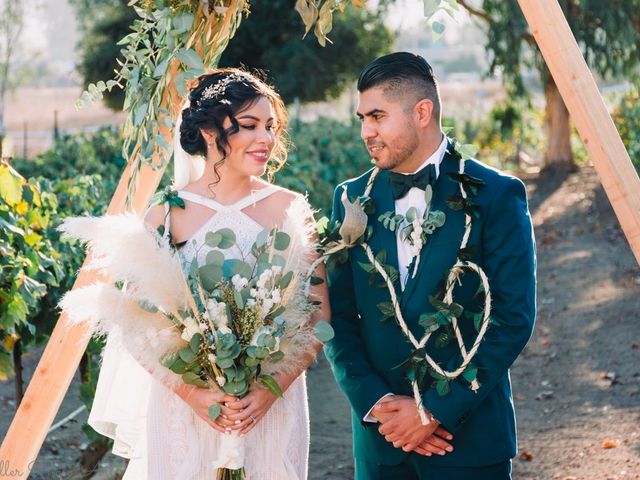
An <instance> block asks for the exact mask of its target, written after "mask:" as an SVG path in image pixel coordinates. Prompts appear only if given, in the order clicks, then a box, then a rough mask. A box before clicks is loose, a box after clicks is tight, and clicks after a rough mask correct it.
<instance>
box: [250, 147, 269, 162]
mask: <svg viewBox="0 0 640 480" xmlns="http://www.w3.org/2000/svg"><path fill="white" fill-rule="evenodd" d="M247 155H250V156H251V157H252V158H253V159H254V160H255V161H256V162H261V163H266V162H267V160H269V151H268V150H252V151H251V152H247Z"/></svg>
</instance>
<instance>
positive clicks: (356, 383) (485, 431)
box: [325, 144, 536, 466]
mask: <svg viewBox="0 0 640 480" xmlns="http://www.w3.org/2000/svg"><path fill="white" fill-rule="evenodd" d="M451 149H452V146H451V144H450V145H449V148H448V151H447V154H445V157H444V159H443V161H442V163H441V165H440V174H439V176H438V179H437V181H436V184H435V185H434V195H433V199H432V207H431V208H432V210H441V211H443V212H444V213H445V215H446V222H445V224H444V225H443V226H442V227H441V228H439V229H437V230H436V231H435V232H434V233H433V234H432V235H430V236H429V239H428V241H427V245H426V246H425V247H424V248H423V250H422V253H421V258H420V264H419V268H418V272H417V275H416V276H415V278H413V279H412V278H409V280H408V281H407V284H406V286H405V289H404V291H403V292H401V300H400V304H401V308H402V312H403V314H404V317H405V321H406V322H407V324H408V326H409V328H410V329H411V331H412V332H413V334H414V335H415V336H416V338H421V337H422V336H423V335H424V329H423V327H422V326H420V325H419V324H418V319H419V317H420V315H421V314H423V313H425V312H428V311H433V310H434V309H433V307H432V306H431V305H430V303H429V296H431V295H436V294H437V293H438V291H439V290H440V289H441V288H442V285H443V283H444V279H445V278H446V275H447V274H448V272H449V270H450V269H451V267H452V266H453V264H454V263H455V261H456V257H457V254H458V250H459V247H460V243H461V241H462V236H463V232H464V213H463V212H462V211H456V210H452V209H451V208H449V207H448V206H447V203H446V201H447V199H448V198H449V197H451V196H453V195H455V194H456V193H457V191H458V190H459V183H458V182H456V181H454V180H453V179H451V178H450V177H449V176H448V175H447V174H448V173H449V172H456V171H457V169H458V160H457V159H456V158H455V157H454V156H453V155H451V154H450V153H449V152H450V151H451ZM371 172H372V171H371V170H370V171H368V172H366V173H365V174H364V175H362V176H361V177H358V178H355V179H352V180H348V181H346V182H344V183H343V184H341V185H339V186H338V188H337V189H336V192H335V195H334V201H333V213H332V221H333V222H335V221H340V222H341V221H342V219H343V217H344V209H343V205H342V203H341V202H340V196H341V194H342V186H343V185H344V186H346V188H347V192H348V195H349V197H350V198H354V197H358V196H360V195H363V194H364V191H365V188H366V185H367V181H368V179H369V177H370V175H371ZM465 172H466V173H468V174H469V175H471V176H473V177H476V178H479V179H481V180H482V181H484V183H485V185H484V186H483V187H482V188H481V189H480V191H479V192H478V194H477V195H476V196H475V197H474V202H475V203H476V204H478V205H479V208H480V217H479V218H478V219H474V223H473V229H472V232H471V236H470V239H469V243H468V245H469V246H475V252H474V253H473V254H472V256H471V260H472V261H473V262H475V263H477V264H478V265H479V266H480V267H481V268H482V269H483V270H484V272H485V273H486V274H487V276H488V279H489V282H490V289H491V295H492V314H491V316H492V318H493V319H494V320H496V321H497V322H498V324H499V325H491V326H490V327H489V329H488V331H487V333H486V335H485V337H484V340H483V342H482V343H481V346H480V348H479V350H478V353H477V355H476V357H475V358H474V360H473V363H474V364H475V365H477V366H478V368H479V373H478V380H479V381H480V384H481V387H480V389H479V390H478V391H477V392H476V393H474V392H473V391H472V390H471V389H470V388H469V384H468V383H466V382H465V381H462V380H459V381H458V380H456V381H453V382H451V384H450V386H451V389H450V393H448V394H447V395H445V396H439V395H438V393H437V392H436V391H435V389H433V388H428V385H427V384H426V383H425V384H424V385H422V387H423V388H422V398H423V402H424V404H425V406H426V408H427V409H428V410H429V411H430V412H431V413H432V414H433V416H434V417H435V418H436V419H437V420H438V421H440V422H441V423H442V425H443V426H444V427H445V428H446V429H447V430H449V431H450V432H452V433H453V434H454V439H453V446H454V451H453V452H452V453H448V454H447V455H445V456H443V457H440V456H433V457H424V456H420V455H418V454H415V453H405V452H403V451H402V450H401V449H397V448H394V447H393V445H391V444H390V443H388V442H387V441H386V440H385V439H384V437H383V436H382V435H380V433H379V432H378V429H377V427H378V424H375V423H374V424H372V423H367V422H364V421H363V420H362V419H363V418H364V417H365V415H366V414H367V412H368V411H369V410H370V409H371V407H372V406H373V405H374V404H375V403H376V402H377V401H378V400H379V399H380V398H381V397H382V396H383V395H385V394H387V393H395V394H401V395H409V396H412V391H411V384H410V382H409V380H408V379H406V378H405V376H404V372H403V370H402V369H401V368H395V367H397V366H398V365H399V364H401V363H403V362H404V361H405V360H407V358H408V357H409V356H410V354H411V352H412V346H411V344H410V342H409V340H408V339H407V338H406V337H405V336H404V335H403V333H402V332H401V331H400V328H399V326H398V325H397V323H396V321H395V319H390V320H387V321H384V322H381V320H380V319H381V316H382V315H381V312H380V310H379V309H378V308H377V304H379V303H381V302H389V301H390V295H389V292H388V290H387V289H386V288H379V287H377V285H374V286H370V285H369V273H367V272H366V271H365V270H364V269H363V268H362V267H361V266H360V265H359V264H358V262H362V263H368V260H367V258H366V256H365V253H364V251H363V249H362V248H360V247H355V248H352V249H350V250H349V260H348V261H347V262H346V263H342V264H336V265H335V267H334V268H331V269H329V272H328V277H329V293H330V298H331V309H332V325H333V328H334V330H335V337H334V338H333V340H331V341H330V342H328V343H327V344H326V346H325V354H326V356H327V358H328V360H329V362H330V364H331V367H332V369H333V373H334V375H335V377H336V380H337V382H338V384H339V385H340V388H341V389H342V391H343V392H344V393H345V395H346V396H347V398H348V400H349V403H350V404H351V408H352V427H353V436H354V445H353V448H354V455H355V456H356V458H357V459H358V460H363V461H367V462H373V463H377V464H385V465H395V464H398V463H400V462H401V461H403V459H404V458H405V456H406V455H417V456H418V457H419V459H418V461H420V462H425V463H426V464H430V465H434V466H481V465H489V464H493V463H498V462H501V461H505V460H507V459H509V458H512V457H513V456H515V454H516V429H515V415H514V409H513V400H512V395H511V384H510V379H509V367H510V366H511V364H512V363H513V362H514V361H515V359H516V358H517V356H518V355H519V354H520V352H521V351H522V349H523V348H524V347H525V345H526V343H527V341H528V340H529V338H530V336H531V333H532V330H533V325H534V320H535V305H536V279H535V248H534V239H533V229H532V225H531V217H530V215H529V212H528V208H527V199H526V190H525V187H524V185H523V183H522V182H521V181H520V180H518V179H517V178H515V177H512V176H509V175H506V174H503V173H501V172H499V171H497V170H495V169H492V168H489V167H487V166H485V165H483V164H481V163H479V162H477V161H474V160H468V161H467V162H466V166H465ZM388 175H389V174H388V172H386V171H381V172H380V173H379V174H378V178H377V179H376V180H375V183H374V187H373V189H372V191H371V194H370V197H371V199H372V202H373V204H374V206H375V212H373V213H371V214H369V225H371V226H373V233H372V236H371V238H370V239H369V242H368V243H369V245H370V246H371V248H372V250H373V251H374V253H377V252H379V251H381V250H386V253H387V261H386V262H387V263H389V264H391V265H393V266H395V267H396V268H397V267H398V259H397V246H396V237H395V235H394V234H393V233H392V232H390V231H389V230H387V229H385V228H384V227H383V226H382V224H381V223H380V222H378V217H379V216H380V215H381V214H382V213H384V212H387V211H393V210H394V205H395V204H394V199H393V196H392V193H391V189H390V187H389V181H388ZM472 277H473V278H472ZM378 280H380V277H378ZM378 283H381V282H376V284H378ZM395 287H396V291H397V292H398V293H400V285H399V282H396V285H395ZM477 287H478V282H477V280H476V279H475V276H474V275H473V274H469V275H465V278H464V279H463V285H462V286H461V287H456V289H455V290H454V301H456V302H457V303H459V304H461V305H462V306H463V307H465V309H466V310H469V311H474V312H476V311H480V310H481V308H482V302H481V301H479V300H478V298H477V296H476V295H475V294H476V292H477ZM438 298H442V297H441V295H440V296H439V297H438ZM460 324H461V325H460V326H461V330H462V333H463V337H464V338H465V343H466V345H467V349H468V348H470V345H471V343H472V342H473V339H475V337H476V331H475V328H474V326H473V322H472V321H471V320H468V319H465V318H464V317H463V318H462V319H461V320H460ZM427 351H428V353H429V354H430V355H431V356H432V357H433V358H434V359H436V361H438V362H439V364H440V365H441V366H443V367H445V368H447V369H448V370H452V369H454V368H455V367H456V366H458V365H459V362H460V358H459V350H458V349H457V344H456V342H455V341H454V342H451V343H450V344H449V345H448V346H446V347H444V348H439V347H437V346H436V345H434V342H433V341H430V342H429V343H428V344H427Z"/></svg>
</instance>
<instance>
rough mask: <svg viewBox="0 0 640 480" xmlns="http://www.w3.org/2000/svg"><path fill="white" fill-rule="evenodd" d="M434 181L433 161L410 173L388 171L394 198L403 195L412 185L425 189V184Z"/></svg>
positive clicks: (434, 168) (396, 198)
mask: <svg viewBox="0 0 640 480" xmlns="http://www.w3.org/2000/svg"><path fill="white" fill-rule="evenodd" d="M435 181H436V167H435V165H434V164H433V163H431V164H429V165H427V166H426V167H424V168H423V169H422V170H419V171H417V172H416V173H414V174H411V175H403V174H402V173H395V172H389V183H390V184H391V191H392V192H393V198H394V199H395V200H398V199H399V198H402V197H404V196H405V195H406V194H407V192H408V191H409V190H410V189H411V188H413V187H417V188H419V189H420V190H426V188H427V185H432V186H433V184H434V183H435Z"/></svg>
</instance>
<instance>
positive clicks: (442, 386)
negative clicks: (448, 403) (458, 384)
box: [436, 380, 449, 397]
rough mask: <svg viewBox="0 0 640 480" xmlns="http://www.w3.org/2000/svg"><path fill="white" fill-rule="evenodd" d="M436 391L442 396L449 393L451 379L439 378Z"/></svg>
mask: <svg viewBox="0 0 640 480" xmlns="http://www.w3.org/2000/svg"><path fill="white" fill-rule="evenodd" d="M436 392H438V395H440V396H441V397H443V396H445V395H446V394H448V393H449V381H448V380H438V382H437V383H436Z"/></svg>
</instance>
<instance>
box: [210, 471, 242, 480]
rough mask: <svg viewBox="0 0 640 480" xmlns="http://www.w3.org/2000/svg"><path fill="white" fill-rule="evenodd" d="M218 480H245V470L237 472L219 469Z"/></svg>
mask: <svg viewBox="0 0 640 480" xmlns="http://www.w3.org/2000/svg"><path fill="white" fill-rule="evenodd" d="M216 480H244V468H238V469H235V470H232V469H229V468H219V469H218V472H217V474H216Z"/></svg>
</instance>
